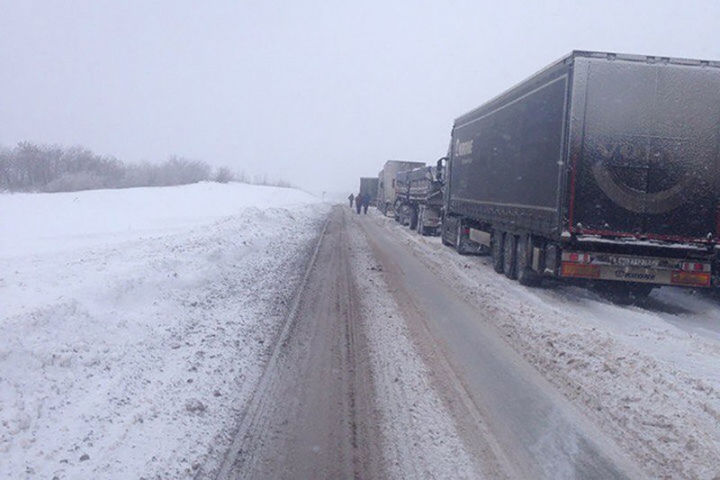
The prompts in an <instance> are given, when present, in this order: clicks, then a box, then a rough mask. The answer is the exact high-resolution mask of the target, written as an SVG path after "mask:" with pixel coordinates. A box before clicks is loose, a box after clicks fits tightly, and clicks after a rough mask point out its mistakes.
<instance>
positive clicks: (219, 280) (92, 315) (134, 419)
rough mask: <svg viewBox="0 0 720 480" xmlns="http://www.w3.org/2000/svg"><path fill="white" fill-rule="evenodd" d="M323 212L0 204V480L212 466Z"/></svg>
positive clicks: (235, 198)
mask: <svg viewBox="0 0 720 480" xmlns="http://www.w3.org/2000/svg"><path fill="white" fill-rule="evenodd" d="M327 210H328V207H327V206H326V205H324V204H321V203H320V202H319V201H318V199H317V198H315V197H313V196H311V195H309V194H306V193H304V192H301V191H298V190H293V189H283V188H272V187H259V186H250V185H243V184H227V185H221V184H211V183H206V184H197V185H189V186H181V187H166V188H136V189H126V190H104V191H87V192H76V193H58V194H14V195H9V194H5V195H0V231H1V232H2V235H0V299H1V305H2V306H1V310H0V472H3V473H2V477H3V478H13V479H21V478H28V479H30V478H47V479H51V478H58V479H65V478H67V479H74V478H143V477H144V478H148V479H150V478H153V479H154V478H188V477H192V475H193V472H194V471H195V470H196V469H198V468H199V466H200V465H212V464H213V463H217V462H219V461H220V459H221V456H222V454H223V453H224V446H226V445H227V443H228V442H229V441H230V438H231V429H232V427H233V425H234V421H235V420H236V417H237V414H238V412H240V411H242V407H243V405H244V402H246V401H247V399H248V396H249V394H250V393H251V391H252V389H253V388H254V385H255V383H256V381H257V379H258V376H259V374H260V370H261V366H262V365H263V363H264V361H265V359H266V356H267V355H268V350H269V345H270V344H272V340H273V338H274V336H275V334H276V333H277V327H278V325H279V321H280V319H281V318H282V317H283V315H284V314H285V310H286V307H285V306H286V305H287V304H288V303H289V301H290V298H291V296H292V294H293V292H294V286H295V285H296V282H298V280H299V277H300V275H301V273H302V267H303V266H304V264H305V261H306V259H307V255H308V252H309V251H310V249H311V247H312V244H313V241H314V239H315V237H316V235H317V232H318V231H319V227H320V225H321V223H322V221H323V218H324V216H325V213H326V212H327Z"/></svg>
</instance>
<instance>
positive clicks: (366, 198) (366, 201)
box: [363, 193, 370, 215]
mask: <svg viewBox="0 0 720 480" xmlns="http://www.w3.org/2000/svg"><path fill="white" fill-rule="evenodd" d="M368 205H370V195H369V194H367V193H366V194H365V195H363V213H364V214H365V215H367V209H368Z"/></svg>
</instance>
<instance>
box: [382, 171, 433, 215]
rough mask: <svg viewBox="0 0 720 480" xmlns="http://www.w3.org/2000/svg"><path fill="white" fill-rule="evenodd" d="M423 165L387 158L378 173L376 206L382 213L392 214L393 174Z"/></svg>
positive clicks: (393, 196)
mask: <svg viewBox="0 0 720 480" xmlns="http://www.w3.org/2000/svg"><path fill="white" fill-rule="evenodd" d="M423 166H425V164H424V163H422V162H408V161H404V160H388V161H387V162H385V165H384V166H383V169H382V170H380V173H378V194H377V208H378V210H380V211H381V212H382V213H383V215H394V213H395V212H394V211H393V206H394V205H395V194H396V192H395V181H396V178H395V176H396V175H397V173H398V172H400V171H403V170H411V169H413V168H416V167H423Z"/></svg>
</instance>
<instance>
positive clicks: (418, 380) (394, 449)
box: [348, 217, 482, 479]
mask: <svg viewBox="0 0 720 480" xmlns="http://www.w3.org/2000/svg"><path fill="white" fill-rule="evenodd" d="M367 218H368V217H363V220H366V219H367ZM348 229H349V237H350V244H351V245H350V248H351V260H352V269H353V274H354V275H353V276H354V277H355V279H356V282H357V287H358V291H359V292H362V294H361V296H360V298H359V302H360V311H361V314H362V317H363V318H364V319H365V322H366V324H365V329H366V335H367V338H368V345H369V350H370V351H369V352H368V353H369V359H370V360H369V361H370V367H371V371H372V376H373V380H374V387H375V391H376V402H377V405H378V406H379V409H380V422H381V425H380V430H381V431H382V436H383V438H382V451H383V453H384V457H385V458H384V462H383V463H384V465H385V471H386V473H387V475H388V477H389V478H436V479H476V478H482V475H481V474H480V469H479V467H478V466H477V465H476V464H475V460H474V459H473V458H472V457H471V456H470V455H469V454H468V452H467V451H466V449H465V447H464V445H463V443H462V440H461V439H460V436H459V435H458V433H457V431H456V428H455V424H454V422H453V420H452V418H451V416H450V414H449V412H448V411H447V409H446V407H445V405H444V404H443V402H442V400H441V398H440V396H439V395H438V394H437V393H436V392H435V391H434V390H433V386H432V384H431V381H430V378H429V373H428V370H427V367H426V366H425V365H424V363H423V361H422V359H421V356H420V354H419V353H418V352H417V351H416V349H415V346H414V345H413V343H412V340H410V338H409V332H408V327H407V325H406V324H405V319H403V317H402V315H401V313H400V312H401V310H400V308H399V307H398V305H397V303H396V302H395V300H394V299H393V297H392V295H389V294H388V288H387V285H386V284H385V281H384V279H383V276H382V271H381V268H380V267H379V265H378V263H377V262H376V261H375V260H374V257H373V256H372V253H371V251H370V246H369V245H368V243H367V240H366V239H365V237H364V234H363V232H362V231H361V230H360V229H359V228H358V226H357V225H355V224H354V222H348Z"/></svg>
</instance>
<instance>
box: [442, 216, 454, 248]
mask: <svg viewBox="0 0 720 480" xmlns="http://www.w3.org/2000/svg"><path fill="white" fill-rule="evenodd" d="M449 223H450V222H449V220H448V219H447V217H443V219H442V223H441V224H440V241H441V242H442V244H443V245H446V246H448V247H451V246H452V243H451V242H450V241H449V240H448V239H447V237H448V235H449V234H450V232H449V228H448V227H449V226H450V225H449Z"/></svg>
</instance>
